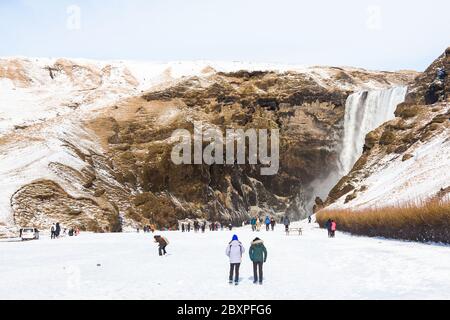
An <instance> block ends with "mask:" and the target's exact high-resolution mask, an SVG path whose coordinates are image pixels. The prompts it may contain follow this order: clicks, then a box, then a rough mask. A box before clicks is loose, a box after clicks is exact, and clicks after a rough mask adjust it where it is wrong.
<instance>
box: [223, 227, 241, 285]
mask: <svg viewBox="0 0 450 320" xmlns="http://www.w3.org/2000/svg"><path fill="white" fill-rule="evenodd" d="M244 252H245V248H244V246H243V245H242V243H241V242H240V241H239V239H238V236H237V235H234V236H233V238H232V239H231V242H230V243H229V244H228V246H227V249H226V251H225V254H226V255H227V256H228V257H229V258H230V276H229V279H228V280H229V283H230V284H231V283H233V276H234V284H235V285H238V284H239V268H240V267H241V263H242V255H243V254H244Z"/></svg>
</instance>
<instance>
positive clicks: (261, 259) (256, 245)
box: [249, 238, 267, 284]
mask: <svg viewBox="0 0 450 320" xmlns="http://www.w3.org/2000/svg"><path fill="white" fill-rule="evenodd" d="M249 255H250V260H252V261H253V283H255V284H256V283H258V282H259V284H262V283H263V264H264V263H266V261H267V249H266V247H265V246H264V242H263V241H262V240H261V239H259V238H255V240H253V241H252V244H251V246H250V250H249ZM258 273H259V277H258Z"/></svg>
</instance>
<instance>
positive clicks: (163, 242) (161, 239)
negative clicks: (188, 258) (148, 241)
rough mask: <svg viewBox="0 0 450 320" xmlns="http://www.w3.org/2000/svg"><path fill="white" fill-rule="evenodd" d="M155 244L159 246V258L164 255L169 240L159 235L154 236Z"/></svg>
mask: <svg viewBox="0 0 450 320" xmlns="http://www.w3.org/2000/svg"><path fill="white" fill-rule="evenodd" d="M154 238H155V242H156V243H158V244H159V246H158V253H159V255H160V256H162V255H166V254H167V252H166V247H167V246H168V245H169V240H167V238H166V237H162V236H159V235H156V236H154Z"/></svg>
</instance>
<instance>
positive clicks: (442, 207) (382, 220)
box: [317, 200, 450, 243]
mask: <svg viewBox="0 0 450 320" xmlns="http://www.w3.org/2000/svg"><path fill="white" fill-rule="evenodd" d="M328 219H333V220H335V221H336V222H337V224H338V229H339V230H342V231H347V232H350V233H354V234H357V235H364V236H369V237H377V236H381V237H387V238H394V239H404V240H413V241H421V242H429V241H433V242H443V243H450V202H448V201H439V200H430V201H423V202H420V203H411V204H406V205H402V206H400V205H399V206H391V207H385V208H368V209H361V210H355V211H352V210H327V209H324V210H322V211H320V212H319V213H317V221H318V223H319V224H320V226H321V227H324V225H325V222H326V221H327V220H328Z"/></svg>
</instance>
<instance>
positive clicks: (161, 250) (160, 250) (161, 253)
mask: <svg viewBox="0 0 450 320" xmlns="http://www.w3.org/2000/svg"><path fill="white" fill-rule="evenodd" d="M158 251H159V255H160V256H162V255H163V253H164V254H167V252H166V246H159V248H158Z"/></svg>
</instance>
